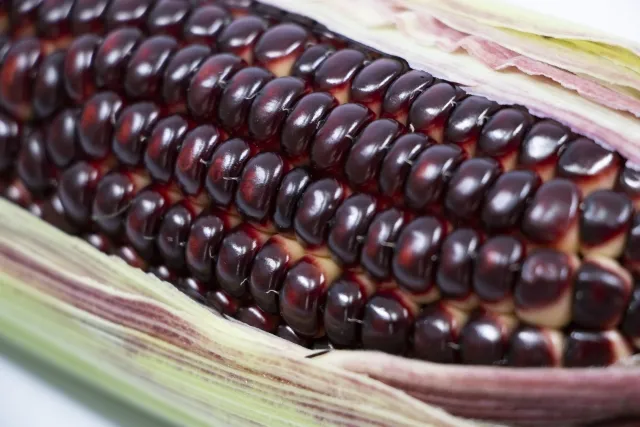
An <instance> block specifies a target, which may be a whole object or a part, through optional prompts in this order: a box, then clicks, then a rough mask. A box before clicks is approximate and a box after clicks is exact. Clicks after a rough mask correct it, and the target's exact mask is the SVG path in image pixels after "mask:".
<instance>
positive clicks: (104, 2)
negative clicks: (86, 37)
mask: <svg viewBox="0 0 640 427" xmlns="http://www.w3.org/2000/svg"><path fill="white" fill-rule="evenodd" d="M109 3H110V0H75V4H74V7H73V8H72V9H71V31H72V32H73V34H74V35H81V34H87V33H94V34H102V33H104V31H105V20H104V18H105V15H106V11H107V6H108V5H109Z"/></svg>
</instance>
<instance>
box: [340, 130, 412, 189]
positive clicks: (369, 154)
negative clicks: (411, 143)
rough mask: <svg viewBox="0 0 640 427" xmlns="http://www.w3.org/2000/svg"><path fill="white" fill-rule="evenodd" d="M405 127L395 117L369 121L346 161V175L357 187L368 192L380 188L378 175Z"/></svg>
mask: <svg viewBox="0 0 640 427" xmlns="http://www.w3.org/2000/svg"><path fill="white" fill-rule="evenodd" d="M403 132H404V127H403V126H402V125H401V124H400V123H398V122H396V121H395V120H393V119H379V120H374V121H373V122H371V123H369V124H368V125H367V126H366V127H365V128H364V129H363V130H362V132H360V134H359V135H358V137H357V139H356V140H355V142H354V144H353V146H352V147H351V150H350V151H349V154H348V155H347V160H346V162H345V175H346V177H347V180H348V181H349V183H350V184H351V185H352V186H354V187H355V188H360V189H362V190H363V191H366V192H373V191H376V190H377V189H378V185H377V184H378V183H377V182H376V177H377V176H378V174H379V171H380V168H381V164H382V161H383V160H384V156H385V154H387V152H388V151H389V148H390V147H391V146H392V145H393V143H394V141H395V140H396V138H397V137H398V136H399V135H400V134H401V133H403Z"/></svg>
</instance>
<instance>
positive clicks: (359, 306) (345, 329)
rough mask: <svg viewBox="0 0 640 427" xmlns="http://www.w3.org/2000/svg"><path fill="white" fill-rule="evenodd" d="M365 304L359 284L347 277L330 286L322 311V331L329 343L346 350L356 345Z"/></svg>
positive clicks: (363, 293) (364, 295) (363, 294)
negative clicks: (323, 330)
mask: <svg viewBox="0 0 640 427" xmlns="http://www.w3.org/2000/svg"><path fill="white" fill-rule="evenodd" d="M366 302H367V301H366V294H365V292H364V290H363V289H362V287H361V286H360V284H358V282H357V281H355V280H351V279H350V278H349V277H348V276H346V277H342V278H340V279H338V280H337V281H336V282H335V283H333V284H332V285H331V287H330V288H329V291H328V292H327V298H326V302H325V309H324V329H325V332H326V334H327V337H328V338H329V340H330V341H331V343H333V344H334V345H336V346H339V347H346V348H353V347H355V346H357V345H358V342H359V341H360V329H361V326H360V324H361V319H362V316H363V314H364V306H365V304H366Z"/></svg>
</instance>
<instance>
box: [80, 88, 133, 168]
mask: <svg viewBox="0 0 640 427" xmlns="http://www.w3.org/2000/svg"><path fill="white" fill-rule="evenodd" d="M121 109H122V99H121V98H120V97H119V96H118V95H117V94H115V93H113V92H98V93H97V94H95V95H94V96H92V97H91V98H90V99H89V100H88V101H87V102H86V103H85V104H84V107H83V109H82V113H81V114H80V120H79V122H78V127H77V132H78V141H79V142H80V146H81V147H82V149H83V150H84V152H85V153H87V155H88V156H90V157H92V158H95V159H102V158H105V157H106V156H107V155H108V154H109V153H110V151H111V139H112V137H113V131H114V128H115V124H116V123H117V118H118V113H119V112H120V110H121Z"/></svg>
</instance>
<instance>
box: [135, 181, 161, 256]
mask: <svg viewBox="0 0 640 427" xmlns="http://www.w3.org/2000/svg"><path fill="white" fill-rule="evenodd" d="M167 205H168V200H167V199H166V197H165V196H164V195H163V194H162V193H160V192H158V191H154V190H145V191H143V192H141V193H140V194H138V195H137V196H136V198H135V199H134V200H133V202H132V204H131V207H130V208H129V212H128V214H127V219H126V220H125V232H126V236H127V239H128V240H129V242H130V243H131V246H133V248H134V249H135V250H136V251H137V252H138V253H139V254H140V256H141V257H142V258H144V259H145V260H153V259H154V258H155V256H156V239H155V238H156V236H157V235H158V228H159V227H160V223H161V221H162V217H163V215H164V213H165V211H166V209H167V207H168V206H167Z"/></svg>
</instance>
